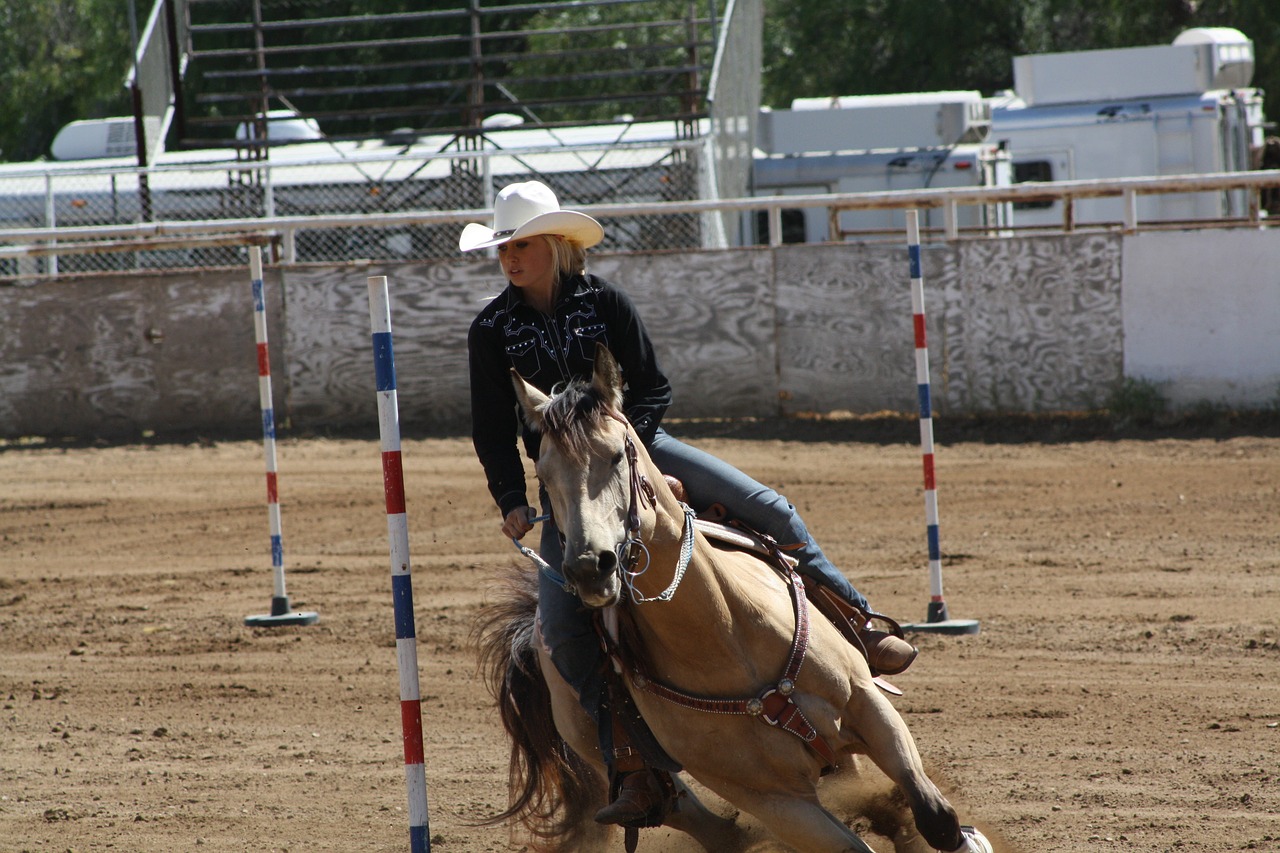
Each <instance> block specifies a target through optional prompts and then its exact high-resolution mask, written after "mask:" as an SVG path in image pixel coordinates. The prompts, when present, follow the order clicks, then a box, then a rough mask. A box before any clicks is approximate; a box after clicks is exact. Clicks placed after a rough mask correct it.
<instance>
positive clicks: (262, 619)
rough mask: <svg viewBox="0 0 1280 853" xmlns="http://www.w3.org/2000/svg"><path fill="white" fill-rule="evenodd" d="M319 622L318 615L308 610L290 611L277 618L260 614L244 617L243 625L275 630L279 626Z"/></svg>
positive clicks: (273, 615) (269, 614)
mask: <svg viewBox="0 0 1280 853" xmlns="http://www.w3.org/2000/svg"><path fill="white" fill-rule="evenodd" d="M319 621H320V614H319V613H315V612H312V611H308V610H291V611H289V612H288V613H281V614H279V615H278V616H277V615H275V614H271V613H262V614H260V615H258V616H246V617H244V624H246V625H248V626H249V627H251V628H277V627H280V626H281V625H314V624H316V623H317V622H319Z"/></svg>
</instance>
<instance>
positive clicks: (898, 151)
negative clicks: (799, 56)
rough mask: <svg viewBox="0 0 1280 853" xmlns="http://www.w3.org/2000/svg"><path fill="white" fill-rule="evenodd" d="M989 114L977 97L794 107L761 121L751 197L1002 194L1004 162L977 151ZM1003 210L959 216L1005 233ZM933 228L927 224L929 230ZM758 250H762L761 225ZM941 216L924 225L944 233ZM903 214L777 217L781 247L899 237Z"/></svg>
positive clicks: (814, 211) (934, 95)
mask: <svg viewBox="0 0 1280 853" xmlns="http://www.w3.org/2000/svg"><path fill="white" fill-rule="evenodd" d="M989 125H990V108H989V106H988V104H987V103H986V102H985V101H984V99H983V97H982V94H981V93H980V92H977V91H952V92H917V93H910V94H902V95H856V96H843V97H836V98H797V99H796V100H794V101H792V103H791V108H790V109H784V110H772V109H769V108H767V107H766V108H764V109H762V110H761V111H760V114H759V119H758V123H757V129H756V140H757V142H756V152H755V156H754V160H753V165H752V180H753V188H752V191H753V193H754V194H755V195H756V196H773V195H821V194H827V193H860V192H883V191H887V190H902V189H926V188H946V187H974V186H1009V185H1010V183H1011V181H1012V170H1011V168H1010V160H1009V155H1008V154H1007V153H1006V152H1005V151H1003V150H1001V148H1000V146H998V145H996V144H994V143H991V142H988V141H985V140H986V139H987V137H988V130H989ZM1008 217H1009V206H1008V205H990V206H973V205H963V206H961V207H960V208H959V211H958V216H957V219H958V221H957V225H958V226H959V227H960V228H961V229H971V228H983V229H994V228H1000V227H1003V226H1005V225H1006V224H1007V223H1008ZM935 219H936V220H937V221H933V220H935ZM754 224H755V235H756V240H757V241H759V242H764V240H765V239H766V237H767V230H766V228H765V226H764V215H763V214H760V215H758V216H757V219H756V222H755V223H754ZM942 224H943V223H942V214H941V212H940V211H927V212H926V213H925V217H924V221H923V222H922V225H923V226H924V227H926V228H928V227H930V226H936V227H941V226H942ZM902 228H903V213H902V211H892V210H846V211H841V212H840V213H839V214H838V215H837V216H835V217H832V216H831V215H830V214H829V213H828V211H827V209H826V208H816V207H808V208H789V209H784V210H783V211H782V240H783V242H786V243H802V242H803V243H817V242H824V241H828V240H842V239H850V238H853V239H857V238H859V237H866V236H874V235H875V234H877V233H881V234H883V233H893V234H899V233H901V231H902Z"/></svg>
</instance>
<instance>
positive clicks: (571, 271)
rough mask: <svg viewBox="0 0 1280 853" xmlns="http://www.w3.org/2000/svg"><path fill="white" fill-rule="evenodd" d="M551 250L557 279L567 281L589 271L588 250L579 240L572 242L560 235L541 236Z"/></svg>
mask: <svg viewBox="0 0 1280 853" xmlns="http://www.w3.org/2000/svg"><path fill="white" fill-rule="evenodd" d="M539 236H541V237H542V238H543V239H544V240H546V241H547V246H548V247H549V248H550V249H551V261H552V263H553V264H554V265H555V268H556V277H557V278H559V279H566V278H569V277H570V276H575V275H578V274H579V273H585V272H586V271H587V250H586V247H584V246H583V245H582V244H581V243H579V242H578V241H577V240H570V239H569V238H568V237H563V236H561V235H559V234H541V235H539Z"/></svg>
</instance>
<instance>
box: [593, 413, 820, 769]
mask: <svg viewBox="0 0 1280 853" xmlns="http://www.w3.org/2000/svg"><path fill="white" fill-rule="evenodd" d="M609 416H610V417H612V418H614V419H615V420H617V421H620V422H621V423H622V425H623V426H624V427H627V430H626V447H625V452H626V458H627V465H628V467H629V468H630V477H629V479H630V492H631V494H630V499H629V502H628V507H627V540H626V541H625V542H623V543H622V544H620V545H619V546H618V558H619V566H620V567H621V570H622V572H623V579H624V581H625V583H626V584H627V587H628V589H629V590H630V593H631V600H632V602H634V603H636V604H642V603H646V602H651V601H670V600H671V598H672V597H674V595H675V592H676V589H677V588H678V587H679V586H680V581H681V580H682V579H683V578H684V574H685V570H686V569H688V567H689V561H690V558H691V557H692V555H693V543H694V536H693V532H694V511H693V510H692V509H691V508H690V507H689V506H687V505H683V506H684V514H685V523H684V534H683V537H682V539H681V543H680V560H679V562H678V563H677V565H676V571H675V575H674V577H673V578H672V580H671V583H670V584H669V585H668V586H667V588H666V589H665V590H663V591H662V592H660V593H658V594H657V595H655V596H652V597H647V598H646V597H644V596H643V595H641V594H640V593H639V592H638V591H637V590H636V588H635V586H634V581H635V579H636V578H638V577H640V575H642V574H644V572H645V571H646V570H647V569H648V568H649V549H648V548H647V547H646V546H645V544H644V543H643V542H642V541H641V540H640V502H641V501H642V500H643V501H645V502H646V503H647V504H648V505H649V506H650V507H656V505H657V499H656V495H655V493H654V490H653V484H652V483H651V482H649V478H648V477H646V476H645V475H644V474H643V473H642V472H641V471H640V466H639V454H638V453H637V451H636V446H635V441H634V440H633V439H632V437H631V430H630V428H629V423H628V421H627V420H626V418H625V417H623V416H622V415H620V414H618V413H616V412H613V411H610V412H609ZM761 539H762V540H763V541H764V543H765V545H766V547H767V548H768V550H769V553H770V554H771V555H772V557H773V559H772V560H771V561H770V562H771V563H772V565H773V567H774V569H775V570H777V571H778V572H779V574H781V575H782V578H783V580H784V581H785V582H786V584H787V587H788V591H789V592H790V593H791V602H792V606H793V610H794V613H795V622H796V630H795V634H794V635H793V637H792V640H791V651H790V654H789V655H788V657H787V665H786V667H785V668H784V669H783V672H782V676H781V677H780V678H779V679H778V681H777V682H776V683H774V684H773V685H772V686H770V687H766V688H765V689H764V690H762V691H761V692H760V693H758V694H756V695H755V696H750V697H746V698H742V699H707V698H704V697H701V696H694V695H693V694H690V693H685V692H683V691H680V690H677V689H675V688H674V687H669V686H667V685H665V684H663V683H661V682H659V681H655V680H654V679H653V678H651V677H649V676H648V675H647V674H646V673H644V672H643V671H641V669H640V667H639V665H638V664H636V663H635V662H634V661H632V662H631V663H630V666H631V669H632V680H633V682H634V683H635V685H636V686H637V687H639V688H641V689H642V690H645V691H646V692H648V693H652V694H653V695H655V696H657V697H659V698H661V699H665V700H666V701H668V702H671V703H672V704H675V705H680V706H681V707H684V708H691V709H693V710H696V711H704V712H706V713H710V714H733V715H741V716H747V717H757V718H758V719H760V721H761V722H764V723H767V724H768V725H770V726H777V727H779V728H781V729H782V730H783V731H786V732H789V733H791V734H793V735H795V736H796V737H798V738H800V740H802V741H804V743H805V744H806V745H807V746H808V747H809V748H810V749H812V750H813V751H814V752H815V753H817V754H818V756H819V757H820V758H822V760H823V761H824V762H826V766H827V768H828V769H829V768H833V767H835V766H836V758H837V757H836V753H835V750H834V749H832V748H831V744H829V743H828V742H827V741H826V739H825V738H823V737H822V735H820V734H818V731H817V729H815V728H814V727H813V724H812V723H810V722H809V720H808V718H806V717H805V715H804V713H803V712H802V711H801V710H800V706H799V705H797V704H796V702H795V698H794V694H795V689H796V679H797V678H798V677H799V675H800V668H801V667H802V666H803V665H804V659H805V655H806V654H807V653H808V650H809V601H808V597H807V596H806V595H805V591H804V584H803V583H802V582H801V580H800V576H799V575H798V574H796V571H795V569H793V568H792V567H791V565H790V563H788V562H787V559H786V557H785V556H783V554H782V551H781V550H780V549H779V547H778V545H777V543H776V542H775V541H773V540H772V539H771V538H769V537H767V536H763V535H761ZM642 554H643V555H644V559H645V563H644V567H643V568H641V569H639V570H637V569H636V565H637V564H638V563H639V561H640V556H641V555H642ZM606 643H607V646H608V651H609V654H610V656H611V657H613V659H614V662H615V665H618V666H620V667H621V666H622V665H624V662H623V660H622V654H621V652H620V650H619V648H618V645H617V642H616V640H614V639H613V638H607V640H606Z"/></svg>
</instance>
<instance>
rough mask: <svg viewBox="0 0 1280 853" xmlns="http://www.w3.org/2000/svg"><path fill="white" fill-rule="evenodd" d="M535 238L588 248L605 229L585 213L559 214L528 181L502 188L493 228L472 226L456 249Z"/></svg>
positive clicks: (551, 198) (550, 198)
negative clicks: (564, 239) (547, 237)
mask: <svg viewBox="0 0 1280 853" xmlns="http://www.w3.org/2000/svg"><path fill="white" fill-rule="evenodd" d="M535 234H559V235H561V236H563V237H567V238H569V239H570V240H576V241H578V242H579V243H581V244H582V245H583V246H584V247H586V248H590V247H591V246H594V245H595V244H597V243H599V242H600V241H601V240H603V239H604V228H602V227H600V223H599V222H596V221H595V220H594V219H592V218H591V217H590V216H587V215H586V214H585V213H578V212H577V211H576V210H561V209H560V202H559V201H558V200H557V199H556V194H555V193H553V192H552V191H551V188H550V187H548V186H547V185H546V184H544V183H542V182H541V181H527V182H525V183H522V184H508V185H507V186H505V187H503V188H502V192H500V193H498V198H497V201H495V202H494V204H493V227H492V228H487V227H485V226H484V225H481V224H480V223H479V222H472V223H471V224H470V225H468V226H467V227H466V228H464V229H462V236H461V237H459V238H458V248H459V249H461V250H462V251H464V252H471V251H474V250H476V249H487V248H489V247H490V246H500V245H502V244H503V243H505V242H507V241H508V240H516V239H519V238H521V237H532V236H533V235H535Z"/></svg>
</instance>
